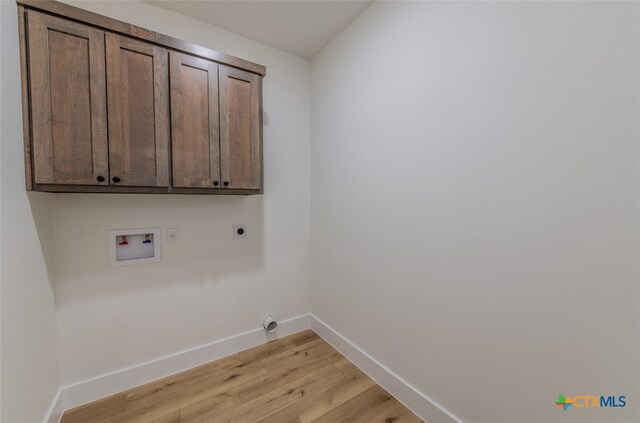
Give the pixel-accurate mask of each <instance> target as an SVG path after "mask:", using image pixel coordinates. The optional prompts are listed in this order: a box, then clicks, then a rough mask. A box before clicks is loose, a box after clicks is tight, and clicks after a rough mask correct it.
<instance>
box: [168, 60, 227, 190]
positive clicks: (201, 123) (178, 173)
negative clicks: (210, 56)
mask: <svg viewBox="0 0 640 423" xmlns="http://www.w3.org/2000/svg"><path fill="white" fill-rule="evenodd" d="M169 58H170V59H169V61H170V67H171V69H170V70H171V72H170V74H171V83H170V85H171V147H172V148H171V151H172V159H173V186H175V187H191V188H213V187H216V186H219V185H218V184H219V181H220V130H219V125H218V65H217V64H216V63H213V62H210V61H207V60H203V59H197V58H195V57H191V56H187V55H184V54H180V53H174V52H171V53H170V55H169Z"/></svg>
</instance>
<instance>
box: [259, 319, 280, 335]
mask: <svg viewBox="0 0 640 423" xmlns="http://www.w3.org/2000/svg"><path fill="white" fill-rule="evenodd" d="M262 326H264V330H265V331H267V333H273V332H274V331H275V330H276V328H277V327H278V322H276V321H275V319H274V318H273V317H271V315H269V316H267V317H265V318H264V320H263V321H262Z"/></svg>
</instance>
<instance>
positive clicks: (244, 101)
mask: <svg viewBox="0 0 640 423" xmlns="http://www.w3.org/2000/svg"><path fill="white" fill-rule="evenodd" d="M261 83H262V80H261V78H260V77H259V76H258V75H255V74H253V73H249V72H245V71H241V70H239V69H234V68H230V67H227V66H223V65H220V162H221V170H222V172H221V173H222V181H223V187H227V188H236V189H262V164H261V160H262V151H261V149H262V145H261V138H262V133H261V131H262V117H261V110H260V108H261V105H260V102H261V99H260V93H261V92H262V88H261V86H260V84H261Z"/></svg>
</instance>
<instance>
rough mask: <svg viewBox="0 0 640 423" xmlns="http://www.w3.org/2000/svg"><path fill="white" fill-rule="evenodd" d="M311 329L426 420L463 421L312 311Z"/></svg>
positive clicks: (452, 422)
mask: <svg viewBox="0 0 640 423" xmlns="http://www.w3.org/2000/svg"><path fill="white" fill-rule="evenodd" d="M310 317H311V329H313V330H314V332H316V333H317V334H318V335H320V336H321V337H322V338H323V339H324V340H325V341H327V342H328V343H329V344H331V346H333V347H334V348H335V349H336V350H338V351H339V352H340V353H341V354H342V355H344V356H345V357H346V358H347V359H349V361H351V362H352V363H353V364H355V365H356V366H357V367H358V368H359V369H360V370H362V371H363V372H364V373H366V374H367V375H368V376H369V377H370V378H371V379H373V380H375V381H376V382H377V383H378V385H380V386H382V387H383V388H384V389H385V390H387V392H389V393H390V394H391V395H393V396H394V397H395V398H397V399H398V400H399V401H400V402H401V403H403V404H404V405H405V406H407V407H408V408H409V409H410V410H411V411H413V412H414V413H415V414H416V415H417V416H419V417H420V418H421V419H423V420H424V421H425V422H427V423H456V422H458V423H462V421H461V420H460V419H458V418H457V417H455V416H454V415H453V414H451V413H450V412H448V411H447V410H445V409H444V408H443V407H441V406H440V405H438V404H437V403H436V402H434V401H433V400H431V399H430V398H429V397H427V396H426V395H425V394H423V393H422V392H420V391H419V390H418V389H416V388H415V387H414V386H412V385H411V384H410V383H408V382H407V381H405V380H404V379H402V378H401V377H400V376H398V375H396V374H395V373H393V372H392V371H391V370H389V369H388V368H386V367H385V366H384V365H382V364H381V363H380V362H378V361H377V360H376V359H375V358H373V357H371V356H370V355H369V354H367V353H366V352H364V351H363V350H362V349H360V348H359V347H358V346H356V345H355V344H354V343H353V342H351V341H349V340H348V339H347V338H345V337H344V336H342V335H341V334H340V333H338V332H337V331H336V330H334V329H333V328H332V327H330V326H329V325H327V324H326V323H324V322H323V321H322V320H320V319H318V318H317V317H316V316H314V315H313V314H312V315H310Z"/></svg>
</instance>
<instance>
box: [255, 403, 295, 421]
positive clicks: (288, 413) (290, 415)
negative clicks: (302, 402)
mask: <svg viewBox="0 0 640 423" xmlns="http://www.w3.org/2000/svg"><path fill="white" fill-rule="evenodd" d="M258 423H301V420H300V419H299V418H298V415H297V414H296V412H295V411H294V410H293V408H291V407H287V408H283V409H282V410H280V411H276V412H275V413H273V414H272V415H270V416H267V417H265V418H264V419H261V420H258Z"/></svg>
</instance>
